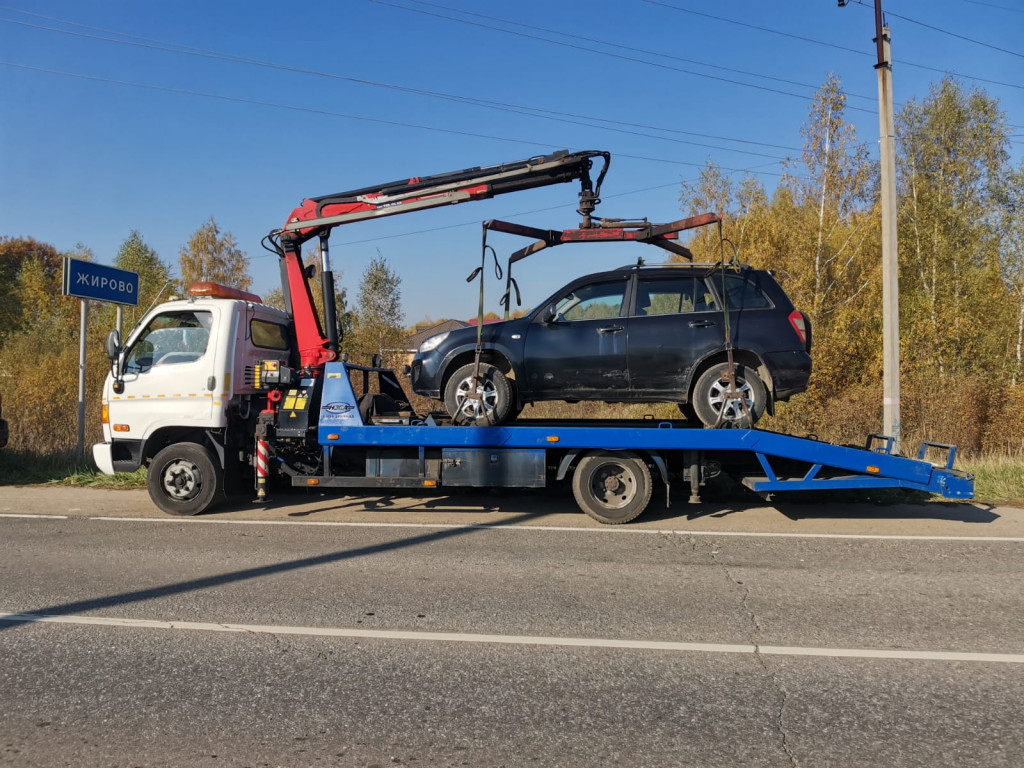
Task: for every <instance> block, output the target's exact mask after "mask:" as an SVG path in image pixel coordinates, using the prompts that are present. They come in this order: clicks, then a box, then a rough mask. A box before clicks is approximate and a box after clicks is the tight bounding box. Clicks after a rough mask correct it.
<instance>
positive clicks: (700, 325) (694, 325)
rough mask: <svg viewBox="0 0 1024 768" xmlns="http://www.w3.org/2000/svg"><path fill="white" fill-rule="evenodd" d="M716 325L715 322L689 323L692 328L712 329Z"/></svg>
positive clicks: (695, 321)
mask: <svg viewBox="0 0 1024 768" xmlns="http://www.w3.org/2000/svg"><path fill="white" fill-rule="evenodd" d="M714 324H715V321H714V320H691V321H690V322H689V323H687V325H689V326H690V327H691V328H711V327H712V326H713V325H714Z"/></svg>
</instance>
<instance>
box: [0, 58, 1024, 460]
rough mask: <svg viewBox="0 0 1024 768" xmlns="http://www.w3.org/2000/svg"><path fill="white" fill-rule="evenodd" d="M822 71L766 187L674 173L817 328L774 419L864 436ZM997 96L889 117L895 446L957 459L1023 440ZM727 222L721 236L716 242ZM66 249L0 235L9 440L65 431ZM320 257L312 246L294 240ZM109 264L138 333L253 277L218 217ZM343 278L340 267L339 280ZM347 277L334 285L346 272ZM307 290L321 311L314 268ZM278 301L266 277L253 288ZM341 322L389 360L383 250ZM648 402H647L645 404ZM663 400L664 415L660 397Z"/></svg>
mask: <svg viewBox="0 0 1024 768" xmlns="http://www.w3.org/2000/svg"><path fill="white" fill-rule="evenodd" d="M845 109H846V97H845V96H844V94H843V92H842V89H841V85H840V82H839V80H838V79H837V78H835V77H834V76H829V77H828V78H827V79H826V81H825V83H824V84H823V86H822V87H821V89H820V90H819V91H818V93H817V94H816V96H815V98H814V99H813V101H812V104H811V107H810V109H809V112H808V117H807V121H806V122H805V123H804V125H803V126H802V128H801V135H802V139H803V141H802V144H803V151H802V153H801V154H800V156H799V157H794V158H790V159H789V160H787V162H786V167H785V173H784V175H783V177H782V178H781V180H780V181H779V182H778V184H777V185H776V186H775V187H774V189H772V190H770V191H769V190H768V189H767V188H766V187H765V186H764V184H763V183H762V182H760V181H759V180H758V179H757V178H756V177H755V176H753V175H746V176H743V177H742V178H739V179H735V178H733V177H732V176H730V175H729V174H727V173H726V172H724V171H723V170H722V169H721V168H719V167H718V166H717V165H716V164H715V163H713V162H711V161H709V162H708V163H707V164H706V166H705V167H704V168H703V170H702V172H701V174H700V177H699V179H698V180H697V181H695V182H684V183H682V185H681V193H680V207H681V209H682V211H683V213H684V214H687V215H689V214H695V213H703V212H706V211H714V212H718V213H721V214H722V215H723V223H722V227H721V232H719V231H718V230H717V229H716V228H710V227H709V228H705V229H704V230H702V231H700V232H698V233H696V234H695V235H694V236H693V237H692V238H691V241H690V242H689V244H688V245H689V247H690V248H691V250H692V251H693V252H694V254H695V259H696V260H698V261H702V262H703V261H707V262H717V261H720V260H723V259H724V260H726V261H729V260H732V259H738V260H740V261H743V262H746V263H749V264H752V265H754V266H756V267H760V268H766V269H771V270H773V271H774V273H775V275H776V277H777V278H778V279H779V282H780V283H781V284H782V285H783V287H784V288H785V289H786V291H787V292H788V293H789V295H790V296H791V297H792V299H793V301H794V303H795V304H796V306H797V307H798V308H799V309H801V310H803V311H804V312H806V313H807V314H808V315H809V316H810V317H811V321H812V326H813V337H812V338H813V349H812V356H813V359H814V372H813V374H812V377H811V385H810V388H809V390H808V391H807V392H806V393H804V394H802V395H799V396H797V397H795V398H794V399H793V400H792V401H791V402H790V403H784V404H780V405H779V407H778V409H777V413H776V415H775V416H774V417H771V418H769V419H767V420H766V421H765V422H763V423H762V425H761V426H764V427H766V428H768V429H775V430H778V431H784V432H791V433H794V434H808V435H817V436H819V437H821V438H823V439H827V440H830V441H834V442H841V443H860V442H862V441H863V439H864V437H865V436H866V435H867V434H869V433H873V432H877V431H878V430H879V429H880V425H881V419H882V381H881V378H882V372H881V371H882V356H881V347H882V344H881V333H882V330H881V322H882V313H881V292H882V285H881V239H880V218H881V212H880V200H879V192H878V190H879V168H878V164H877V162H876V161H874V160H873V159H872V158H871V153H870V152H869V150H868V144H867V143H862V142H860V141H858V138H857V136H856V133H855V130H854V127H853V125H852V124H851V123H849V122H847V121H846V119H845V115H844V113H845ZM1009 148H1010V133H1009V126H1008V125H1007V119H1006V115H1005V113H1004V112H1003V111H1002V109H1001V108H1000V105H999V103H998V101H997V100H995V99H994V98H992V97H991V96H989V95H988V94H987V93H986V92H984V91H983V90H981V89H977V88H966V87H964V86H963V85H962V84H961V83H959V82H958V81H956V80H954V79H951V78H947V79H943V80H942V81H940V82H939V83H937V84H935V85H933V86H932V88H931V90H930V92H929V94H928V95H927V97H925V98H922V99H920V100H916V99H912V100H910V101H908V102H907V103H906V104H905V105H904V106H903V108H902V109H901V110H900V112H899V114H898V115H897V178H898V198H899V208H898V221H899V265H900V275H899V288H900V329H901V342H900V357H901V382H902V383H901V388H902V400H901V412H902V423H901V431H902V435H903V438H904V443H905V444H906V445H908V447H910V445H912V444H914V443H916V442H917V441H919V440H928V441H933V442H943V443H954V444H956V445H958V446H959V448H960V450H961V452H966V453H967V454H975V455H978V454H1000V455H1010V456H1015V457H1019V456H1020V455H1021V454H1022V453H1024V408H1022V407H1021V405H1020V403H1021V401H1022V396H1024V357H1022V355H1024V162H1022V163H1021V164H1020V165H1017V166H1014V165H1013V164H1012V163H1011V161H1010V153H1009ZM720 235H721V237H720ZM64 255H71V256H74V257H76V258H84V259H91V258H92V254H91V253H90V252H89V250H88V249H87V248H85V247H84V246H78V247H77V248H76V249H74V250H73V252H72V253H70V254H61V253H59V252H58V251H57V250H56V249H55V248H54V247H53V246H51V245H49V244H47V243H45V242H42V241H39V240H35V239H33V238H31V237H29V238H14V237H0V282H2V284H3V285H4V286H5V287H6V290H5V291H4V293H3V295H2V296H0V393H2V394H3V397H4V406H5V417H6V418H8V420H10V421H11V422H12V439H11V446H12V448H20V449H24V450H29V451H33V452H38V453H53V452H61V451H68V450H70V449H72V448H73V447H74V444H75V442H76V428H77V427H76V423H75V416H76V412H77V405H76V401H77V377H78V303H77V300H75V299H71V298H67V297H62V296H61V295H60V294H61V290H60V281H61V260H62V257H63V256H64ZM305 258H306V260H307V264H311V265H315V264H316V263H318V261H319V260H318V257H317V254H315V253H310V254H306V256H305ZM114 266H117V267H119V268H122V269H128V270H131V271H133V272H137V273H138V274H139V275H140V291H139V298H140V302H139V305H138V307H128V308H126V309H125V328H126V329H129V328H131V327H132V326H133V325H134V324H135V323H136V322H137V321H138V320H139V319H140V318H141V316H142V314H143V313H144V312H145V311H146V309H147V308H148V307H149V306H150V305H151V304H152V303H155V302H157V301H162V300H165V299H167V298H168V297H169V296H171V295H181V294H182V292H183V290H184V289H185V288H186V287H187V286H188V285H189V284H191V283H192V282H194V281H199V280H211V281H214V282H222V283H227V284H231V285H234V286H236V287H239V288H243V289H247V288H249V286H250V285H251V282H252V281H251V278H250V276H249V260H248V258H247V256H246V255H245V253H244V252H243V251H242V250H241V249H240V248H239V247H238V245H237V243H236V242H235V239H234V237H233V236H232V235H231V234H230V233H227V232H222V231H221V230H220V228H219V227H218V225H217V224H216V222H215V221H214V219H213V218H211V219H209V220H208V221H207V222H205V223H204V224H203V225H202V226H201V227H200V228H199V229H198V230H197V231H196V232H195V233H194V234H193V235H192V236H191V237H190V238H189V240H188V241H187V243H186V244H185V245H183V246H182V247H181V250H180V253H179V259H178V273H179V275H180V277H177V278H175V277H173V276H172V270H171V268H170V266H169V265H168V264H167V263H165V262H163V261H162V260H161V259H160V258H159V257H158V255H157V254H156V253H155V252H154V251H153V249H152V248H150V247H149V246H147V245H146V243H145V241H144V240H143V238H142V236H141V234H140V233H138V232H135V231H133V232H132V233H131V234H130V235H129V237H128V238H127V239H126V240H125V242H124V243H123V244H122V246H121V248H120V250H119V252H118V254H117V257H116V258H115V259H114ZM339 277H340V276H339ZM339 282H340V281H339ZM312 285H313V293H314V300H315V301H316V302H317V303H318V307H319V306H322V296H320V287H319V281H318V280H314V281H312ZM265 300H266V301H267V303H270V304H275V305H277V306H281V305H282V303H283V297H282V296H281V293H280V291H279V290H275V291H272V292H271V293H270V294H269V295H268V296H266V297H265ZM335 300H336V303H337V307H338V322H339V326H340V328H339V330H340V333H341V335H342V337H343V338H344V340H345V341H344V347H343V348H344V350H345V351H346V352H347V354H348V355H349V359H350V360H352V361H354V362H360V363H368V362H370V359H371V358H372V356H373V355H374V354H375V353H376V354H381V355H382V357H383V358H384V360H385V362H386V363H390V364H393V365H397V364H400V363H401V362H402V360H401V358H402V346H403V339H404V338H405V336H407V335H408V333H409V332H408V331H407V330H406V329H405V328H404V327H403V324H404V318H403V316H402V312H401V279H400V278H399V277H398V275H397V274H396V273H395V272H393V271H392V270H391V268H390V267H389V265H388V263H387V260H386V259H385V258H384V257H383V256H382V255H381V254H380V253H378V257H377V258H376V259H374V260H373V262H372V263H371V264H370V266H369V267H368V268H367V270H366V272H365V273H364V275H363V278H362V281H361V283H360V287H359V295H358V297H357V300H356V302H355V304H354V306H351V307H350V306H349V303H348V301H347V296H346V292H345V291H344V289H338V290H337V292H336V296H335ZM113 327H114V308H113V307H112V306H110V305H104V304H94V305H93V307H92V312H91V315H90V327H89V330H88V350H89V353H88V354H89V360H88V365H87V372H88V381H87V430H86V434H87V442H88V443H91V442H95V441H98V440H99V439H100V392H101V387H102V381H103V377H104V376H105V374H106V372H107V370H108V361H107V359H106V356H105V353H104V345H103V339H104V337H105V335H106V333H107V332H108V330H109V329H111V328H113ZM647 410H648V411H650V410H651V409H649V408H648V409H647ZM666 413H668V411H667V410H666Z"/></svg>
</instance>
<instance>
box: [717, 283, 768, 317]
mask: <svg viewBox="0 0 1024 768" xmlns="http://www.w3.org/2000/svg"><path fill="white" fill-rule="evenodd" d="M725 294H726V296H725V300H726V302H727V303H728V305H729V309H768V308H770V307H771V306H772V303H771V302H770V301H769V300H768V297H767V296H765V295H764V294H763V293H761V291H760V289H759V288H758V287H757V286H756V285H754V284H753V283H749V282H747V281H746V280H745V279H743V278H742V277H740V276H739V275H726V276H725Z"/></svg>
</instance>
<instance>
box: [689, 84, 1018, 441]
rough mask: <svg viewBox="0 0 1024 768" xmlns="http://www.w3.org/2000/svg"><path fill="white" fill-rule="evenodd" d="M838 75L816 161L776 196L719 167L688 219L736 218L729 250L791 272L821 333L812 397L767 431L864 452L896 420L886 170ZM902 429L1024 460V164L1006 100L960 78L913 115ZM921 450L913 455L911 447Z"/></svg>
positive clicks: (903, 236)
mask: <svg viewBox="0 0 1024 768" xmlns="http://www.w3.org/2000/svg"><path fill="white" fill-rule="evenodd" d="M845 107H846V98H845V96H844V95H843V93H842V91H841V89H840V84H839V81H838V80H837V79H836V78H835V77H829V78H828V79H827V80H826V82H825V84H824V85H823V87H822V88H821V89H820V90H819V92H818V93H817V95H816V97H815V99H814V101H813V104H812V106H811V109H810V111H809V115H808V120H807V122H806V123H805V124H804V126H803V128H802V135H803V152H802V155H801V157H800V158H798V159H792V160H790V161H789V162H788V163H787V166H788V167H787V169H786V175H785V176H784V177H783V178H782V180H781V182H780V183H779V184H778V186H777V187H776V188H775V190H774V191H773V192H772V193H771V194H770V195H769V194H768V192H767V191H766V189H765V188H764V186H763V185H762V184H761V183H760V182H759V181H757V180H756V179H755V178H754V177H752V176H747V177H745V178H743V179H741V180H740V181H738V182H734V181H733V180H732V179H730V178H729V177H728V176H726V175H725V174H724V173H722V172H721V170H720V169H719V168H717V167H716V166H715V165H714V164H712V163H708V165H707V166H706V167H705V168H704V169H703V172H702V173H701V175H700V179H699V180H698V181H697V182H696V183H693V184H684V185H683V190H682V194H681V198H680V200H681V204H682V208H683V209H684V210H685V211H687V212H690V213H697V212H702V211H705V210H713V211H719V212H722V213H724V215H725V220H724V223H723V234H724V237H725V239H726V241H727V243H726V245H725V246H724V247H723V245H722V243H721V242H720V240H719V238H718V235H717V233H715V232H704V233H701V234H700V235H699V236H697V237H696V238H695V239H694V242H693V243H692V244H691V247H692V250H693V251H694V253H695V254H696V255H697V258H698V259H699V260H711V261H714V260H718V259H719V258H721V257H722V256H723V254H724V256H725V258H727V259H728V258H732V256H733V253H734V252H735V253H738V254H739V257H740V258H741V259H742V260H743V261H745V262H747V263H750V264H753V265H755V266H758V267H762V268H768V269H772V270H774V271H775V273H776V275H777V276H778V278H779V280H780V282H781V283H782V285H783V286H784V287H785V289H786V291H787V292H788V293H789V295H790V296H791V297H792V299H793V301H794V303H795V304H796V305H797V307H798V308H799V309H802V310H803V311H805V312H807V313H808V314H809V315H810V317H811V320H812V324H813V350H812V357H813V361H814V371H813V374H812V376H811V385H810V389H809V391H808V392H807V393H806V394H804V395H801V396H798V397H796V398H794V399H793V400H792V401H791V402H790V403H786V404H781V406H780V407H779V409H778V410H779V412H778V414H777V416H776V417H775V418H774V419H772V420H769V421H767V422H766V424H765V426H767V427H768V428H770V429H777V430H779V431H788V432H790V431H791V432H794V433H800V434H815V435H819V436H821V437H823V438H826V439H829V440H832V441H838V442H856V441H859V440H861V441H862V440H863V438H864V437H865V436H866V435H867V434H869V433H872V432H877V431H878V430H879V429H880V425H881V416H882V382H881V378H882V355H881V348H882V341H881V339H882V328H881V324H882V312H881V306H882V303H881V293H882V281H881V237H880V231H881V225H880V221H881V209H880V200H879V188H880V185H879V168H878V165H877V163H876V162H874V161H872V160H871V159H870V157H869V153H868V150H867V146H866V144H862V143H859V142H858V140H857V137H856V135H855V131H854V128H853V126H852V125H851V124H850V123H848V122H846V121H845V119H844V110H845ZM896 123H897V125H896V135H897V179H898V181H897V186H898V214H897V215H898V227H899V235H898V252H899V293H900V318H899V322H900V332H901V334H900V359H901V365H900V377H901V394H902V397H901V416H902V419H901V425H900V427H901V432H902V435H903V437H904V442H905V443H910V444H911V445H907V446H906V448H911V447H913V446H914V445H916V444H917V443H918V442H920V441H921V440H927V441H933V442H943V443H954V444H956V445H958V446H959V448H960V450H961V451H966V452H967V453H968V454H982V453H985V454H1003V455H1010V456H1020V455H1021V454H1022V453H1024V408H1022V407H1021V405H1020V403H1021V400H1022V395H1024V381H1022V377H1024V365H1022V346H1024V345H1022V342H1024V205H1022V204H1024V162H1022V163H1021V164H1020V165H1018V166H1014V165H1013V164H1012V163H1011V162H1010V153H1009V147H1010V134H1009V130H1008V125H1007V120H1006V115H1005V114H1004V112H1003V111H1002V110H1001V109H1000V107H999V104H998V102H997V101H996V100H995V99H993V98H992V97H990V96H989V95H987V94H986V93H985V92H984V91H982V90H979V89H966V88H964V87H963V86H962V85H961V84H960V83H959V82H957V81H956V80H954V79H951V78H947V79H944V80H942V81H941V82H939V83H937V84H935V85H933V86H932V88H931V90H930V92H929V94H928V96H927V97H926V98H923V99H921V100H915V99H912V100H910V101H908V102H907V103H906V104H905V105H904V106H903V108H902V109H901V110H900V112H899V114H898V115H897V121H896ZM906 448H905V450H906Z"/></svg>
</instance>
